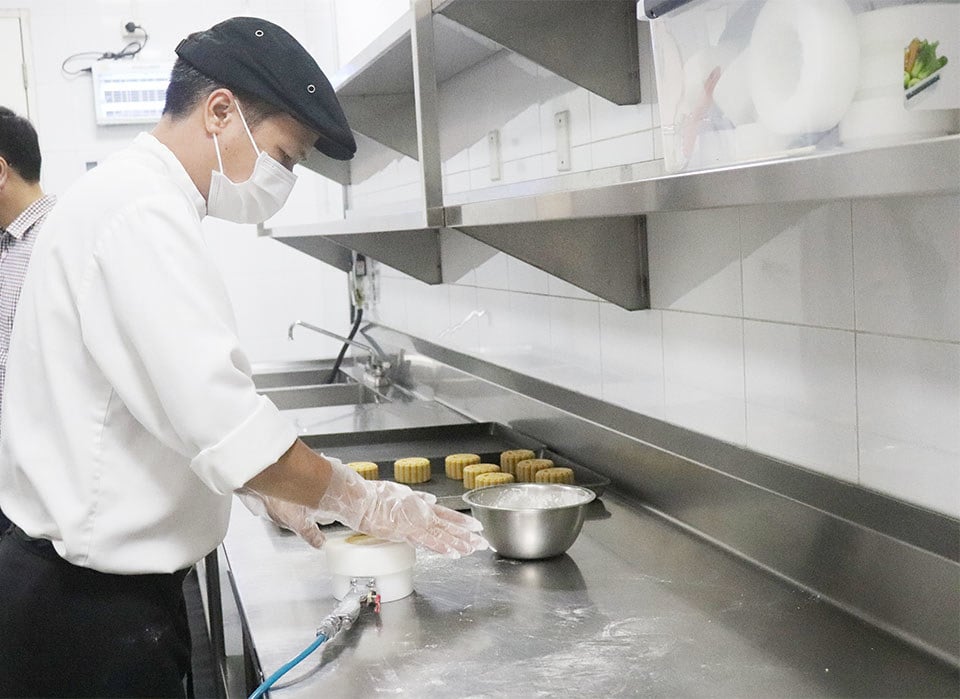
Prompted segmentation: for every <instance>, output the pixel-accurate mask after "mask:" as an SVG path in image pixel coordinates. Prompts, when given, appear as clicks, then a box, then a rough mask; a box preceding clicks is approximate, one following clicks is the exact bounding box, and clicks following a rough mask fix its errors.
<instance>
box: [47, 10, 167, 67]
mask: <svg viewBox="0 0 960 699" xmlns="http://www.w3.org/2000/svg"><path fill="white" fill-rule="evenodd" d="M125 28H126V30H127V32H128V33H131V34H132V33H133V32H134V31H136V30H137V29H139V30H140V31H142V32H143V41H131V42H130V43H129V44H127V45H126V46H124V47H123V48H122V49H120V50H119V51H116V52H114V51H103V52H100V51H81V52H80V53H75V54H73V55H72V56H67V57H66V58H65V59H63V63H61V64H60V71H61V72H62V73H64V74H65V75H82V74H83V73H89V72H91V71H92V70H93V68H92V67H91V66H87V67H85V68H81V69H80V70H68V69H67V64H68V63H70V62H71V61H75V60H79V59H81V58H95V59H96V61H119V60H122V59H124V58H133V57H134V56H136V55H137V54H138V53H140V52H141V51H143V47H144V46H146V45H147V40H148V39H149V38H150V35H149V34H147V30H146V29H144V28H143V27H141V26H140V25H139V24H133V22H128V23H127V25H126V27H125Z"/></svg>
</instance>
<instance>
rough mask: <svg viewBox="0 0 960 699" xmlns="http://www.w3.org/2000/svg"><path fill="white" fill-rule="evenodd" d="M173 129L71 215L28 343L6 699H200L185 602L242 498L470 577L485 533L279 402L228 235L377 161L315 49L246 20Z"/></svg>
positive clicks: (3, 606)
mask: <svg viewBox="0 0 960 699" xmlns="http://www.w3.org/2000/svg"><path fill="white" fill-rule="evenodd" d="M176 52H177V56H178V59H177V61H176V64H175V66H174V69H173V72H172V75H171V81H170V85H169V88H168V91H167V101H166V106H165V109H164V113H163V117H162V119H161V121H160V123H159V124H158V125H157V127H156V128H155V129H154V130H153V131H152V133H149V134H141V135H140V136H138V137H137V138H136V140H135V141H134V142H133V143H132V144H131V145H130V146H129V147H127V148H126V149H125V150H123V151H121V152H119V153H118V154H117V155H115V156H114V157H112V158H110V159H108V160H107V161H105V162H104V163H102V164H101V165H100V166H99V167H97V168H95V169H94V170H92V171H90V172H89V173H87V174H86V175H85V176H84V177H83V178H82V179H80V180H79V181H78V182H77V183H76V184H75V185H74V186H73V187H72V188H71V189H68V190H67V191H66V192H65V193H64V195H63V196H62V197H61V198H60V200H59V203H58V205H57V207H56V208H55V209H54V210H53V212H52V213H51V214H50V216H49V217H48V219H47V222H46V227H45V229H44V235H43V236H42V237H41V238H40V239H39V240H38V242H37V246H36V248H35V250H34V254H33V259H32V262H31V265H30V269H29V270H28V272H27V277H26V280H25V282H24V287H23V292H22V295H21V300H20V307H19V311H18V315H17V319H16V323H15V325H14V330H13V334H12V338H11V346H10V356H9V363H8V373H7V385H6V393H5V399H4V410H3V415H2V421H3V422H2V429H0V434H2V437H0V508H2V510H3V511H4V512H5V513H6V514H7V516H8V517H9V518H10V519H11V520H12V522H13V526H12V527H11V528H10V529H9V530H8V531H7V533H6V534H5V535H4V536H3V538H2V539H0V696H96V697H114V696H124V697H134V696H138V697H139V696H183V684H182V680H183V677H184V675H185V673H186V670H187V668H188V666H189V659H190V646H189V633H188V628H187V621H186V616H185V612H184V603H183V596H182V591H181V583H182V581H183V578H184V576H185V574H186V571H187V569H188V568H189V567H190V566H191V565H192V564H193V563H195V562H196V561H198V560H199V559H200V558H202V557H203V556H204V555H205V554H207V553H208V552H210V551H211V550H213V549H214V548H216V546H217V545H218V544H219V543H220V542H221V541H222V539H223V537H224V534H225V532H226V529H227V522H228V519H229V514H230V506H231V497H232V494H233V493H235V492H237V493H240V494H241V495H242V497H244V498H245V500H246V501H247V502H249V503H250V504H251V507H252V509H257V510H259V511H261V512H263V513H265V514H267V515H268V516H270V517H272V518H273V519H275V520H276V521H278V522H280V523H283V524H285V525H286V526H288V527H290V528H292V529H294V530H295V531H297V532H298V533H300V534H301V535H302V536H303V537H304V538H305V539H306V540H307V541H308V542H310V543H311V544H313V545H314V546H319V545H321V544H322V542H323V535H322V533H321V532H320V530H319V529H318V528H317V527H316V523H317V522H330V521H333V520H339V521H340V522H342V523H344V524H346V525H347V526H349V527H352V528H354V529H357V530H359V531H362V532H366V533H368V534H371V535H373V536H378V537H384V538H388V539H392V540H398V541H407V542H410V543H412V544H414V545H418V546H423V547H426V548H428V549H430V550H433V551H436V552H440V553H443V554H448V555H452V556H458V555H466V554H469V553H472V552H473V551H475V550H477V549H479V548H483V547H485V546H486V542H485V541H484V540H483V538H482V537H481V536H480V535H479V533H478V532H479V530H480V526H479V523H478V522H477V521H476V520H474V519H473V518H471V517H468V516H466V515H463V514H460V513H457V512H454V511H452V510H448V509H446V508H442V507H439V506H438V505H436V504H435V501H434V500H433V499H432V498H430V497H429V496H425V495H424V494H418V493H414V492H413V491H411V490H410V489H408V488H406V487H405V486H401V485H399V484H395V483H390V482H379V481H365V480H363V479H362V478H360V477H359V476H358V475H357V474H355V473H354V472H353V471H352V470H351V469H349V468H347V467H345V466H344V465H343V464H341V463H340V462H339V461H338V460H337V459H335V458H331V457H324V456H320V455H318V454H316V453H314V452H313V451H312V450H311V449H310V448H308V447H307V446H306V445H305V444H304V443H303V442H301V441H300V440H299V439H297V433H296V430H295V429H294V428H293V426H292V425H291V424H290V423H289V422H288V420H287V419H285V418H284V417H283V416H282V415H281V414H280V413H279V411H278V410H277V409H276V407H275V406H274V405H273V404H272V403H271V402H270V401H269V400H267V399H265V398H263V397H260V396H258V394H257V393H256V391H255V390H254V386H253V382H252V380H251V371H250V365H249V363H248V361H247V358H246V357H245V356H244V353H243V351H242V350H241V348H240V346H239V344H238V341H237V329H236V324H235V321H234V318H233V314H232V310H231V307H230V303H229V299H228V296H227V291H226V289H225V288H224V283H223V281H222V279H221V277H220V275H219V274H218V272H217V268H216V265H215V263H214V260H213V259H212V257H211V255H210V253H209V251H208V250H207V249H206V247H205V245H204V242H203V238H202V235H201V225H200V224H201V220H202V219H203V217H204V216H205V215H211V216H216V217H218V218H225V219H228V220H231V221H236V222H242V223H257V222H260V221H263V220H265V219H266V218H268V217H270V216H272V215H273V214H274V213H276V212H277V210H278V209H279V208H280V207H281V206H282V205H283V203H284V201H285V200H286V198H287V196H288V194H289V193H290V189H291V188H292V187H293V184H294V181H295V179H296V176H295V175H294V174H293V172H292V169H293V166H294V164H295V163H297V162H299V161H301V160H303V159H304V157H306V155H307V154H308V152H309V151H310V149H311V148H316V149H318V150H319V151H321V152H322V153H324V154H325V155H327V156H329V157H332V158H335V159H340V160H346V159H349V158H350V157H352V155H353V153H354V151H355V148H356V145H355V143H354V140H353V137H352V135H351V132H350V129H349V126H348V125H347V122H346V120H345V118H344V115H343V112H342V111H341V109H340V105H339V103H338V102H337V98H336V96H335V94H334V92H333V89H332V88H331V86H330V84H329V82H328V81H327V79H326V77H325V76H324V75H323V73H322V72H321V70H320V68H319V67H318V66H317V64H316V62H315V61H314V60H313V59H312V58H311V57H310V55H309V54H308V53H307V51H306V50H305V49H304V48H303V47H302V46H301V45H300V44H299V43H297V41H296V40H295V39H294V38H293V37H291V36H290V35H289V34H288V33H287V32H285V31H284V30H283V29H281V28H280V27H278V26H276V25H274V24H272V23H270V22H267V21H265V20H262V19H256V18H250V17H236V18H233V19H229V20H226V21H224V22H221V23H220V24H217V25H215V26H214V27H212V28H211V29H209V30H207V31H204V32H199V33H196V34H192V35H190V36H189V37H187V38H186V39H184V40H183V41H182V42H181V43H180V45H179V46H178V47H177V49H176Z"/></svg>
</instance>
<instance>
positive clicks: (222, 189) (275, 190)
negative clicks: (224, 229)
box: [207, 102, 297, 223]
mask: <svg viewBox="0 0 960 699" xmlns="http://www.w3.org/2000/svg"><path fill="white" fill-rule="evenodd" d="M237 113H238V114H239V115H240V121H241V122H242V123H243V128H244V130H245V131H246V132H247V136H248V137H249V138H250V143H252V144H253V150H255V151H256V152H257V162H256V164H255V165H254V166H253V172H252V173H251V174H250V177H249V178H248V179H247V180H245V181H243V182H234V181H233V180H231V179H230V178H229V177H227V176H226V175H225V174H223V160H222V159H221V157H220V143H219V142H218V141H217V134H213V145H214V147H215V148H216V149H217V163H218V164H219V165H220V171H219V172H217V171H216V170H214V171H213V172H212V173H211V176H210V193H209V194H208V195H207V213H208V214H210V215H211V216H216V217H217V218H222V219H226V220H227V221H233V222H235V223H263V222H264V221H266V220H267V219H268V218H270V217H271V216H273V215H274V214H275V213H277V212H278V211H279V210H280V207H282V206H283V205H284V203H285V202H286V201H287V197H289V196H290V192H291V190H292V189H293V185H294V183H295V182H296V181H297V176H296V175H294V174H293V173H292V172H290V171H289V170H287V168H285V167H284V166H283V165H281V164H280V163H278V162H277V161H276V160H274V159H273V158H271V157H270V156H269V155H267V154H266V153H265V152H264V151H262V150H260V149H259V148H257V143H256V141H254V140H253V134H251V133H250V128H249V127H248V126H247V120H246V119H244V118H243V112H241V111H240V103H239V102H237Z"/></svg>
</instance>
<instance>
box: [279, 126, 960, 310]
mask: <svg viewBox="0 0 960 699" xmlns="http://www.w3.org/2000/svg"><path fill="white" fill-rule="evenodd" d="M637 175H646V177H644V178H642V179H630V178H632V177H636V176H637ZM577 185H594V186H583V187H581V188H577ZM956 193H960V136H944V137H941V138H935V139H929V140H924V141H917V142H914V143H907V144H901V145H895V146H888V147H884V148H874V149H869V150H855V151H845V152H835V153H829V154H824V155H811V156H806V157H802V158H795V159H785V160H778V161H768V162H758V163H750V164H746V165H738V166H731V167H726V168H719V169H716V170H709V171H703V172H692V173H682V174H670V175H668V174H663V173H662V168H661V167H660V166H659V164H653V163H642V164H638V165H636V166H632V167H620V168H609V169H607V170H602V171H593V172H587V173H579V174H577V175H569V176H565V177H559V178H552V179H549V180H538V181H535V182H524V183H518V184H516V185H508V186H504V187H497V188H495V189H491V190H486V191H483V192H474V193H472V196H479V197H482V196H485V195H486V196H491V195H492V196H496V197H497V198H495V199H487V200H479V201H468V202H462V203H459V204H453V205H448V206H445V207H442V208H433V209H430V210H429V215H428V214H425V213H419V212H415V213H409V214H397V215H393V216H388V217H371V218H356V219H347V220H345V221H335V222H329V223H325V224H319V225H316V226H297V227H287V228H282V229H277V230H274V231H269V234H271V235H273V236H274V237H277V238H278V239H280V240H282V241H283V242H285V243H287V244H288V245H291V246H293V247H296V248H297V249H299V250H302V251H304V252H307V253H308V254H310V255H312V256H314V257H317V258H318V259H322V260H324V261H326V262H329V263H330V264H333V265H334V266H336V267H338V268H340V269H349V264H348V260H349V251H350V250H356V251H358V252H362V253H364V254H365V255H368V256H369V257H372V258H373V259H376V260H380V261H381V262H384V263H385V264H388V265H390V266H392V267H395V268H397V269H400V270H401V271H403V272H405V273H407V274H410V275H411V276H413V277H416V278H417V279H420V280H422V281H425V282H427V283H430V284H438V283H440V282H441V281H443V274H442V270H441V269H440V232H441V230H443V229H444V228H446V229H452V230H455V231H459V232H461V233H464V234H466V235H468V236H470V237H473V238H475V239H477V240H480V241H482V242H484V243H486V244H487V245H490V246H492V247H494V248H496V249H498V250H502V251H504V252H506V253H508V254H510V255H512V256H514V257H517V258H518V259H521V260H523V261H525V262H527V263H529V264H531V265H533V266H535V267H538V268H540V269H543V270H545V271H547V272H549V273H551V274H553V275H555V276H557V277H560V278H561V279H564V280H566V281H568V282H570V283H571V284H574V285H576V286H578V287H580V288H583V289H586V290H587V291H590V292H591V293H594V294H596V295H597V296H599V297H600V298H603V299H605V300H607V301H610V302H612V303H615V304H617V305H619V306H621V307H623V308H626V309H629V310H636V309H640V308H648V307H649V296H648V283H649V271H648V267H647V254H646V218H645V217H646V215H647V214H650V213H656V212H661V211H679V210H692V209H708V208H717V207H724V206H742V205H751V204H764V203H768V204H769V203H779V202H797V201H830V200H839V199H863V198H876V197H889V196H923V195H935V194H956ZM344 265H347V266H346V267H344Z"/></svg>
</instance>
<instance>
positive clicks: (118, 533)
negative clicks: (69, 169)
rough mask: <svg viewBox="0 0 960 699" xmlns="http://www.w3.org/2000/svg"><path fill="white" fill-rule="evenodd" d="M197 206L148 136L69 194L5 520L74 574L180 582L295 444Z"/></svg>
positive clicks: (12, 428) (34, 291)
mask: <svg viewBox="0 0 960 699" xmlns="http://www.w3.org/2000/svg"><path fill="white" fill-rule="evenodd" d="M205 212H206V206H205V203H204V200H203V197H202V196H201V195H200V193H199V192H198V191H197V189H196V187H195V186H194V184H193V182H192V181H191V180H190V178H189V176H188V175H187V173H186V171H185V170H184V169H183V167H182V166H181V165H180V162H179V161H178V160H177V159H176V158H175V157H174V155H173V154H172V153H171V152H170V151H169V150H168V149H167V148H166V147H165V146H163V145H162V144H161V143H159V142H158V141H157V140H156V139H155V138H154V137H153V136H150V135H148V134H141V135H140V136H139V137H138V138H137V139H136V141H134V143H133V144H132V145H131V146H130V147H129V148H127V149H125V150H124V151H122V152H120V153H118V154H117V155H116V156H114V157H112V158H110V159H109V160H107V161H106V162H104V163H103V164H101V165H100V166H99V167H97V168H96V169H94V170H92V171H91V172H89V173H88V174H87V175H85V176H84V177H83V178H82V179H81V180H80V181H79V182H78V183H77V184H76V185H75V186H73V187H72V188H71V189H69V190H68V191H67V192H66V193H65V194H64V195H63V196H62V197H60V199H59V201H58V204H57V207H56V208H55V209H54V210H53V212H52V213H51V214H50V216H49V217H48V218H47V221H46V224H45V227H44V234H43V236H41V238H40V240H39V241H38V243H37V246H36V248H35V250H34V252H33V260H32V262H31V265H30V269H29V271H28V272H27V278H26V281H25V282H24V286H23V291H22V294H21V298H20V307H19V311H18V313H17V319H16V322H15V325H14V331H13V336H12V339H11V346H10V356H9V362H8V374H7V386H6V394H5V399H4V410H3V418H2V419H3V425H2V430H0V432H2V438H0V508H2V509H3V511H4V512H5V513H6V514H7V515H8V516H9V517H10V519H11V520H13V521H14V522H15V523H16V524H17V525H19V526H20V527H21V528H22V529H23V530H24V531H25V532H26V533H27V534H29V535H31V536H35V537H44V538H48V539H51V540H52V541H53V542H54V545H55V547H56V549H57V551H58V552H59V553H60V555H61V556H63V557H64V558H65V559H67V560H68V561H70V562H72V563H75V564H77V565H81V566H85V567H89V568H94V569H96V570H101V571H105V572H116V573H147V572H170V571H173V570H177V569H180V568H184V567H186V566H188V565H190V564H192V563H194V562H195V561H197V560H199V559H200V558H202V557H203V556H204V555H205V554H206V553H208V552H209V551H211V550H212V549H214V548H215V547H216V546H217V545H218V544H219V543H220V541H221V540H222V538H223V536H224V534H225V532H226V528H227V522H228V519H229V513H230V505H231V492H232V491H233V490H234V489H236V488H238V487H240V486H241V485H243V484H244V483H245V482H246V481H247V480H249V479H250V478H251V477H253V476H254V475H256V474H257V473H259V472H260V471H262V470H263V469H264V468H266V467H267V466H269V465H270V464H272V463H273V462H275V461H276V460H277V459H278V458H279V457H280V455H281V454H283V452H284V451H285V450H286V449H288V448H289V447H290V445H291V444H293V442H294V440H295V439H296V436H297V435H296V431H295V430H294V428H293V426H292V425H291V424H290V423H289V422H288V421H287V420H286V419H285V418H283V417H282V416H281V415H280V413H279V411H278V410H277V409H276V407H275V406H274V405H273V404H272V403H271V402H270V401H269V400H267V399H266V398H263V397H260V396H258V395H257V394H256V392H255V390H254V387H253V382H252V381H251V379H250V366H249V362H248V361H247V358H246V356H245V355H244V353H243V351H242V350H241V349H240V347H239V344H238V340H237V331H236V323H235V320H234V316H233V310H232V308H231V305H230V301H229V298H228V296H227V292H226V289H225V287H224V285H223V282H222V280H221V277H220V274H219V273H218V271H217V269H216V267H215V265H214V263H213V261H212V259H211V257H210V255H209V253H208V251H207V249H206V246H205V244H204V241H203V239H202V236H201V228H200V221H201V218H202V216H203V215H204V214H205Z"/></svg>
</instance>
